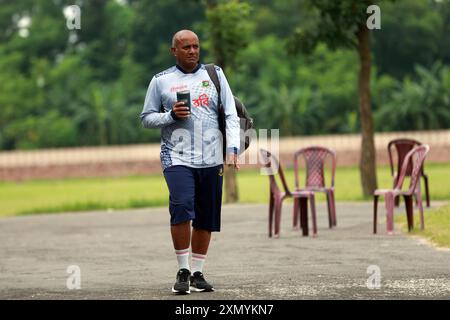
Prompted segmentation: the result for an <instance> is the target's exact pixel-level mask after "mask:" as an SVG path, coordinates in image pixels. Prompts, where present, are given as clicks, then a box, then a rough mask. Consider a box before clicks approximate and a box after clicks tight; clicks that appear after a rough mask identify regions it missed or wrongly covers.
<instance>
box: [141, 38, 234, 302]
mask: <svg viewBox="0 0 450 320" xmlns="http://www.w3.org/2000/svg"><path fill="white" fill-rule="evenodd" d="M171 53H172V54H173V55H174V56H175V60H176V65H175V66H172V67H170V68H169V69H167V70H165V71H163V72H161V73H159V74H157V75H155V76H154V77H153V78H152V80H151V82H150V85H149V87H148V90H147V95H146V97H145V102H144V108H143V110H142V113H141V121H142V124H143V126H144V127H145V128H161V153H160V158H161V165H162V169H163V173H164V178H165V180H166V183H167V187H168V189H169V194H170V199H169V202H170V204H169V212H170V232H171V235H172V241H173V246H174V249H175V254H176V258H177V261H178V272H177V275H176V282H175V284H174V286H173V288H172V291H173V292H175V293H178V294H189V293H190V291H191V289H192V290H193V291H205V292H208V291H214V287H213V286H212V285H211V284H210V283H208V282H207V281H206V280H205V277H204V275H203V265H204V263H205V260H206V255H207V252H208V247H209V242H210V239H211V232H218V231H220V221H221V216H220V213H221V204H222V182H223V178H222V175H223V152H222V150H223V149H222V134H221V132H220V130H219V122H218V107H219V106H218V100H219V99H218V98H219V97H218V94H217V90H216V88H215V86H214V84H213V82H212V81H211V79H210V78H209V76H208V73H207V71H206V69H205V66H204V65H203V64H201V63H200V44H199V39H198V37H197V35H196V34H195V33H194V32H192V31H190V30H181V31H178V32H177V33H175V35H174V36H173V39H172V48H171ZM216 70H217V73H218V76H219V80H220V95H221V96H220V100H221V102H222V104H223V107H224V112H225V123H226V143H227V146H226V162H227V163H228V165H230V166H234V168H235V169H239V165H238V163H237V159H238V158H237V155H238V154H239V143H240V141H239V130H240V126H239V118H238V116H237V113H236V107H235V103H234V98H233V94H232V92H231V89H230V87H229V85H228V81H227V79H226V77H225V75H224V73H223V70H222V69H221V68H219V67H216ZM178 91H183V92H184V93H185V94H186V91H189V92H188V94H189V95H190V100H189V101H187V103H186V102H183V101H177V92H178ZM191 221H192V222H191ZM191 224H192V226H191ZM190 250H192V261H191V265H189V253H190Z"/></svg>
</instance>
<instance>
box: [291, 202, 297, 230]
mask: <svg viewBox="0 0 450 320" xmlns="http://www.w3.org/2000/svg"><path fill="white" fill-rule="evenodd" d="M298 211H299V203H298V198H294V210H293V212H292V227H293V228H294V229H298Z"/></svg>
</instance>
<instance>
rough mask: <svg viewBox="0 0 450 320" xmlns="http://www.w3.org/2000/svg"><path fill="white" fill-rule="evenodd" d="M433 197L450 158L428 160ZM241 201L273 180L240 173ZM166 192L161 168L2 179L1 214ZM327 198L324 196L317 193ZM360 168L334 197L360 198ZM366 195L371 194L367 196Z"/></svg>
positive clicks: (347, 172) (442, 195) (386, 179)
mask: <svg viewBox="0 0 450 320" xmlns="http://www.w3.org/2000/svg"><path fill="white" fill-rule="evenodd" d="M426 172H427V174H428V176H429V182H430V193H431V198H432V200H433V199H434V200H448V199H450V187H449V185H448V181H450V163H448V164H427V166H426ZM286 176H287V180H288V183H289V185H290V187H292V186H293V185H294V175H293V171H292V170H286ZM377 176H378V185H379V187H380V188H390V187H391V184H392V182H391V177H390V172H389V168H388V167H379V168H378V170H377ZM238 186H239V195H240V200H241V202H243V203H266V202H268V196H269V190H268V189H269V179H268V177H267V176H262V175H260V174H259V171H258V170H243V171H241V172H239V173H238ZM168 197H169V195H168V191H167V186H166V184H165V181H164V177H163V175H162V173H160V174H155V175H150V176H130V177H120V178H80V179H65V180H34V181H26V182H0V217H1V216H12V215H19V214H31V213H42V212H64V211H85V210H95V209H110V208H111V209H123V208H138V207H151V206H165V205H167V203H168ZM318 200H319V201H324V200H325V197H324V196H323V195H319V196H318ZM361 200H365V199H364V198H363V197H362V195H361V190H360V178H359V170H358V168H356V167H355V168H338V169H337V170H336V201H361ZM366 200H367V199H366Z"/></svg>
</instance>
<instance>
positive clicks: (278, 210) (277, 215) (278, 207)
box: [274, 199, 283, 238]
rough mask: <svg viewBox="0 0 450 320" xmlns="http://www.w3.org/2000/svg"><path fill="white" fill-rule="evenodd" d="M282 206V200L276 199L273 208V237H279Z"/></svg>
mask: <svg viewBox="0 0 450 320" xmlns="http://www.w3.org/2000/svg"><path fill="white" fill-rule="evenodd" d="M282 205H283V199H278V201H277V202H276V206H275V235H274V236H275V237H276V238H279V237H280V222H281V210H282Z"/></svg>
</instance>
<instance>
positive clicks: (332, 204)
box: [330, 190, 337, 227]
mask: <svg viewBox="0 0 450 320" xmlns="http://www.w3.org/2000/svg"><path fill="white" fill-rule="evenodd" d="M330 195H331V209H332V210H331V215H332V217H333V226H334V227H336V226H337V218H336V201H335V200H334V190H331V192H330Z"/></svg>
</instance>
